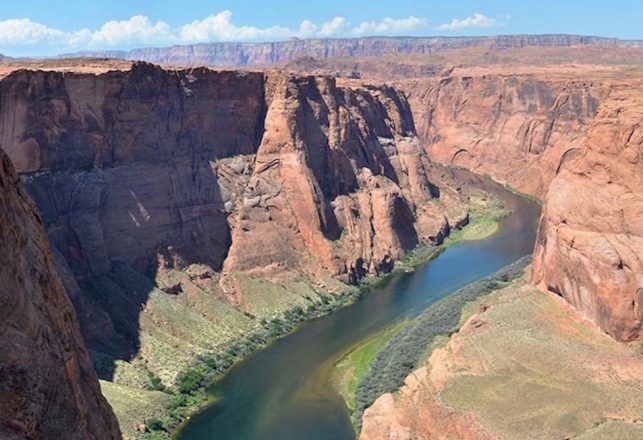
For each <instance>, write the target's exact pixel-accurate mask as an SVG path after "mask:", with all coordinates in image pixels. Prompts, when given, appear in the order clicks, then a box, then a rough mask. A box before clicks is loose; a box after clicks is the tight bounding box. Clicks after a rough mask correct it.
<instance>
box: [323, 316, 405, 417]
mask: <svg viewBox="0 0 643 440" xmlns="http://www.w3.org/2000/svg"><path fill="white" fill-rule="evenodd" d="M405 325H406V322H400V323H398V324H396V325H394V326H392V327H390V328H388V329H386V330H384V331H382V332H380V333H377V334H375V335H373V336H371V337H370V338H368V339H366V340H365V341H362V342H361V343H360V344H358V345H357V346H355V347H353V348H352V349H351V350H349V351H348V353H347V354H346V355H345V356H344V357H343V358H342V360H341V361H340V362H338V363H337V364H336V365H335V368H336V370H335V372H334V374H333V382H334V383H335V386H336V387H337V390H338V392H339V393H340V394H341V395H342V397H343V398H344V400H345V401H346V405H347V406H348V408H349V409H350V410H351V411H353V410H354V409H355V392H356V391H357V385H358V384H359V383H360V382H361V381H362V380H363V378H364V377H365V376H366V375H367V374H368V373H369V371H370V368H371V365H372V363H373V361H374V360H375V358H376V357H377V355H378V353H379V352H380V351H382V350H383V349H384V348H386V346H387V345H388V343H389V342H390V341H391V338H393V336H394V335H395V334H396V333H397V332H399V331H400V330H401V329H402V328H403V327H404V326H405Z"/></svg>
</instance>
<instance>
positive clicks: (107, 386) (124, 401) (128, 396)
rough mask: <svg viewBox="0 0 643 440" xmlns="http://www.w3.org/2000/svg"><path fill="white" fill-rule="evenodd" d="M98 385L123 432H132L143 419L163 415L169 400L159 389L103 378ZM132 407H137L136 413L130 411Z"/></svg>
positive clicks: (157, 417) (156, 417) (158, 417)
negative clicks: (149, 389) (149, 388)
mask: <svg viewBox="0 0 643 440" xmlns="http://www.w3.org/2000/svg"><path fill="white" fill-rule="evenodd" d="M100 387H101V391H102V392H103V395H104V396H105V398H106V399H107V400H108V401H109V403H110V405H111V406H112V408H113V409H114V413H115V414H116V417H117V418H118V421H119V424H120V426H121V430H123V431H124V432H134V431H135V430H136V429H137V428H138V425H139V424H141V422H142V421H143V420H153V419H160V418H161V417H163V416H164V414H165V407H166V405H167V403H168V401H169V396H168V395H167V394H165V393H162V392H160V391H147V390H142V389H139V388H132V387H128V386H125V385H119V384H116V383H114V382H108V381H104V380H101V381H100ZM132 407H136V408H137V412H136V414H132V412H131V411H130V409H131V408H132Z"/></svg>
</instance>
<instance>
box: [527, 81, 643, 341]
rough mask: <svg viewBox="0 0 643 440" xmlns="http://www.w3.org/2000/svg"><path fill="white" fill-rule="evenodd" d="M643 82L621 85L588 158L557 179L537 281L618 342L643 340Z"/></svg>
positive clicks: (603, 112)
mask: <svg viewBox="0 0 643 440" xmlns="http://www.w3.org/2000/svg"><path fill="white" fill-rule="evenodd" d="M642 90H643V84H641V83H640V81H639V82H635V83H633V84H629V85H620V86H616V87H614V88H613V89H612V90H611V92H610V94H609V97H608V98H606V99H605V100H604V102H603V104H602V105H601V107H600V109H599V113H598V115H597V117H596V119H595V120H594V122H593V123H592V125H591V127H590V129H589V132H588V134H587V138H586V139H585V141H584V145H583V147H584V149H583V152H582V154H581V155H580V156H579V157H578V158H577V159H576V160H575V161H573V162H572V163H571V164H569V166H566V167H565V169H563V170H562V171H561V172H560V174H559V175H558V176H557V177H556V178H555V179H554V180H553V182H552V184H551V187H550V188H549V192H548V194H547V199H546V203H545V206H544V209H543V214H542V219H541V224H540V230H539V233H538V241H537V243H536V249H535V252H534V266H533V279H534V282H535V283H537V284H538V285H539V286H541V287H542V288H545V289H548V290H551V291H553V292H556V293H558V294H559V295H562V296H563V297H564V298H565V299H566V300H567V301H569V302H570V303H571V304H572V305H574V306H575V307H577V308H578V309H580V310H581V311H583V313H585V314H586V315H587V316H589V317H590V318H592V319H593V320H594V321H596V322H597V323H598V324H599V325H600V326H601V328H602V329H603V330H604V331H606V332H607V333H609V334H610V335H611V336H613V337H615V338H617V339H619V340H623V341H629V340H636V339H641V338H643V327H642V323H643V263H642V262H641V256H642V255H643V177H642V176H643V161H642V160H641V157H642V155H643V130H642V129H641V121H642V120H643V101H642V100H641V96H642V93H641V91H642Z"/></svg>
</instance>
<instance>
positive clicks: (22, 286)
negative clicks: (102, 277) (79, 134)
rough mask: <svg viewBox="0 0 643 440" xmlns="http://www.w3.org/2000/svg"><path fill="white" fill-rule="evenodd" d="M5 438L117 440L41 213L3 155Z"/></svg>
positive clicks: (1, 402)
mask: <svg viewBox="0 0 643 440" xmlns="http://www.w3.org/2000/svg"><path fill="white" fill-rule="evenodd" d="M0 243H1V246H2V249H3V251H2V261H1V263H0V286H2V287H1V289H0V395H1V396H2V398H0V437H2V438H3V439H22V438H34V439H50V438H51V439H53V438H61V439H62V438H83V439H117V438H120V432H119V429H118V425H117V423H116V419H115V417H114V414H113V413H112V410H111V408H110V406H109V405H108V404H107V402H106V401H105V399H104V398H103V396H102V395H101V392H100V387H99V384H98V380H97V378H96V373H95V372H94V369H93V367H92V364H91V362H90V360H89V356H88V354H87V351H86V349H85V344H84V343H83V340H82V338H81V336H80V332H79V330H78V324H77V321H76V318H75V315H74V310H73V307H72V304H71V302H70V301H69V299H68V298H67V296H66V294H65V291H64V290H63V287H62V284H61V282H60V280H59V279H58V277H57V275H56V274H55V272H54V269H53V267H54V262H53V258H52V256H51V254H50V252H49V244H48V242H47V239H46V237H45V231H44V228H43V225H42V221H41V219H40V216H39V215H38V213H37V212H36V209H35V206H34V205H33V203H32V202H31V200H30V199H29V197H28V196H27V195H26V193H25V192H24V191H23V190H22V188H21V186H20V184H19V178H18V176H17V175H16V174H15V172H14V169H13V167H12V165H11V163H10V162H9V159H8V158H7V156H6V155H5V153H4V152H3V151H2V150H0Z"/></svg>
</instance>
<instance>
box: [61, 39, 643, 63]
mask: <svg viewBox="0 0 643 440" xmlns="http://www.w3.org/2000/svg"><path fill="white" fill-rule="evenodd" d="M530 46H535V47H572V46H575V47H577V46H596V47H603V48H605V47H609V48H618V47H628V48H632V47H633V48H638V47H641V46H643V42H642V41H640V40H618V39H615V38H602V37H591V36H580V35H498V36H491V37H416V38H412V37H369V38H335V39H334V38H327V39H305V40H299V39H291V40H288V41H281V42H273V43H211V44H194V45H185V46H173V47H163V48H145V49H134V50H131V51H106V52H82V53H78V54H71V55H69V54H67V55H64V56H65V57H68V56H85V57H86V56H99V57H109V58H124V59H129V60H137V61H147V62H152V63H159V64H170V65H188V66H256V65H269V64H275V63H279V62H284V61H289V60H293V59H296V58H300V57H314V58H318V59H327V58H339V57H377V56H382V55H388V54H429V53H436V52H444V51H448V50H453V49H462V48H472V47H474V48H485V49H490V50H504V49H509V48H521V47H530Z"/></svg>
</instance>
